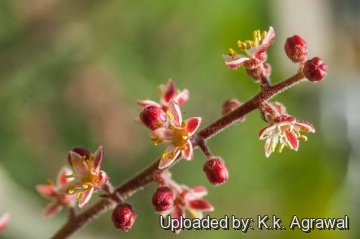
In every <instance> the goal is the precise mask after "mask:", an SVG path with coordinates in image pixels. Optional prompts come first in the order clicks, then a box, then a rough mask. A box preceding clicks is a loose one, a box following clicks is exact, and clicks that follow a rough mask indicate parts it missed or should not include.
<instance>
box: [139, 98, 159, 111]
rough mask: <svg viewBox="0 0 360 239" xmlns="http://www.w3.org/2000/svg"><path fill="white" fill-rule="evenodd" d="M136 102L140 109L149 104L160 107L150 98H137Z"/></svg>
mask: <svg viewBox="0 0 360 239" xmlns="http://www.w3.org/2000/svg"><path fill="white" fill-rule="evenodd" d="M137 104H138V105H139V106H140V108H141V109H142V110H143V109H145V108H146V107H148V106H151V105H152V106H156V107H159V108H161V105H159V104H158V103H156V102H155V101H152V100H138V101H137Z"/></svg>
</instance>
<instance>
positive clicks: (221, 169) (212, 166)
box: [203, 157, 229, 186]
mask: <svg viewBox="0 0 360 239" xmlns="http://www.w3.org/2000/svg"><path fill="white" fill-rule="evenodd" d="M203 170H204V172H205V174H206V177H207V178H208V180H209V182H210V183H211V184H212V185H214V186H219V185H221V184H223V183H225V182H226V181H227V180H228V178H229V172H228V170H227V168H226V166H225V162H224V160H222V158H220V157H213V158H211V159H209V160H207V161H206V162H205V164H204V167H203Z"/></svg>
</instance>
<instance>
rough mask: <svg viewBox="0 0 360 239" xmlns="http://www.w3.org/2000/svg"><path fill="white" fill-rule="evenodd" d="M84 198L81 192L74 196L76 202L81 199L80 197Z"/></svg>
mask: <svg viewBox="0 0 360 239" xmlns="http://www.w3.org/2000/svg"><path fill="white" fill-rule="evenodd" d="M83 196H84V194H83V192H79V193H78V195H77V196H76V198H77V200H80V199H82V197H83Z"/></svg>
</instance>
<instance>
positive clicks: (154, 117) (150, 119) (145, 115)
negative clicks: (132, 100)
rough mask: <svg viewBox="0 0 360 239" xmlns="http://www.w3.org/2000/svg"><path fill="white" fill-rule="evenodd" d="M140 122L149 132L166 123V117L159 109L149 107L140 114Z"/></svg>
mask: <svg viewBox="0 0 360 239" xmlns="http://www.w3.org/2000/svg"><path fill="white" fill-rule="evenodd" d="M140 120H141V122H142V123H143V124H144V125H145V126H146V127H148V128H150V129H151V130H154V129H157V128H159V127H161V126H163V125H164V124H166V123H167V121H168V116H167V115H166V113H165V112H164V111H163V110H162V109H160V108H159V107H156V106H153V105H150V106H148V107H146V108H145V109H144V110H143V111H142V112H141V113H140Z"/></svg>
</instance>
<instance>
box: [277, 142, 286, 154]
mask: <svg viewBox="0 0 360 239" xmlns="http://www.w3.org/2000/svg"><path fill="white" fill-rule="evenodd" d="M284 146H285V145H284V144H283V143H280V145H279V147H278V152H279V153H281V152H282V150H283V148H284Z"/></svg>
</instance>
